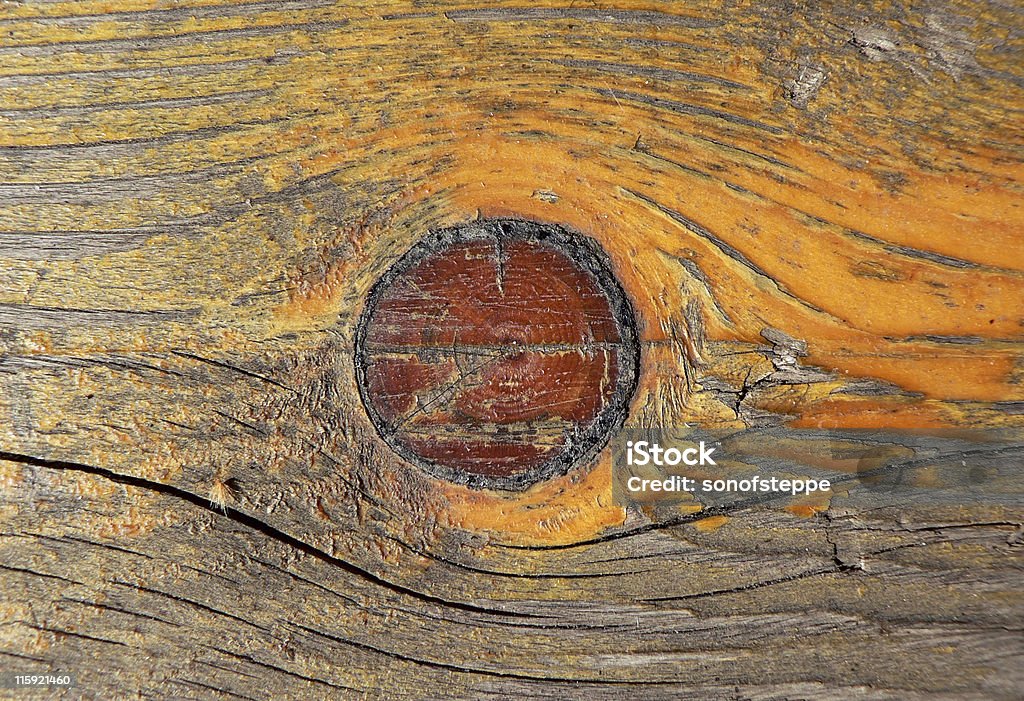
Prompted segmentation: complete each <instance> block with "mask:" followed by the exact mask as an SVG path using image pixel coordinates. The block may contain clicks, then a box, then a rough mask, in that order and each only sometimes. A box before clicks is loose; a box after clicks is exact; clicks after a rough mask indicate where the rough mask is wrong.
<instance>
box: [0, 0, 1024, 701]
mask: <svg viewBox="0 0 1024 701" xmlns="http://www.w3.org/2000/svg"><path fill="white" fill-rule="evenodd" d="M1022 30H1024V18H1022V16H1021V14H1020V10H1019V8H1017V7H1015V5H1014V4H1013V3H1010V2H1003V1H1002V0H989V1H987V2H986V1H983V0H973V1H952V2H941V3H931V2H929V3H923V2H922V3H913V4H911V3H888V2H886V3H882V2H877V3H853V2H849V3H830V2H825V3H809V2H808V3H793V2H783V1H781V0H779V1H769V2H762V3H746V2H732V1H728V2H725V1H723V2H711V3H687V2H673V3H668V2H665V3H660V4H659V3H653V2H652V3H632V2H626V1H625V0H615V1H614V2H607V3H606V2H601V3H598V2H573V3H569V2H564V3H562V4H549V3H546V2H539V3H525V2H521V3H501V2H496V3H488V4H479V5H459V4H456V3H445V4H439V3H432V2H426V1H424V2H415V3H401V2H394V3H381V4H374V3H350V4H343V3H333V2H325V1H323V0H268V1H266V2H250V3H234V4H231V3H224V2H218V1H217V0H193V1H186V2H164V1H162V0H161V1H154V0H114V1H113V2H109V1H106V0H104V1H102V2H100V1H98V0H81V1H79V2H61V1H54V2H43V1H41V0H40V1H38V2H5V3H3V4H2V5H0V484H2V485H3V491H2V501H0V590H2V592H3V593H2V597H0V655H2V660H3V663H2V670H8V671H10V672H20V671H39V670H53V671H62V672H69V673H72V674H75V675H77V677H78V683H79V686H78V688H77V689H76V690H75V691H73V692H70V693H69V696H72V697H74V696H79V695H81V696H84V697H86V698H135V697H145V698H162V697H176V698H180V697H186V698H188V697H197V698H218V697H223V698H254V699H263V698H299V697H302V698H339V697H340V698H346V697H353V698H363V697H366V698H422V697H438V696H441V695H450V696H454V697H461V698H486V697H495V698H499V697H507V696H508V695H523V696H527V697H529V696H537V697H550V698H588V699H591V698H595V699H596V698H615V699H618V698H622V697H624V696H625V697H643V698H694V699H707V698H734V699H740V698H742V699H747V698H755V699H784V698H815V699H818V698H835V699H848V698H860V699H936V698H939V699H942V698H945V699H957V700H960V699H993V698H994V699H1017V698H1019V697H1020V695H1021V689H1022V685H1024V676H1022V672H1021V666H1020V664H1019V660H1020V655H1021V653H1022V652H1024V645H1022V639H1024V636H1022V627H1024V621H1022V618H1024V601H1022V595H1021V591H1020V581H1021V570H1022V560H1021V542H1022V526H1021V524H1022V522H1024V506H1022V501H1021V489H1020V484H1021V480H1020V477H1019V476H1020V472H1019V471H1015V470H1017V467H1018V466H1019V465H1020V453H1019V451H1018V452H1014V451H1013V450H1007V451H1004V452H1003V453H1001V454H995V455H991V454H985V455H984V456H983V457H984V458H985V462H984V463H983V464H981V465H974V467H975V468H977V469H980V470H982V472H984V471H985V470H996V471H999V470H1002V473H1006V472H1007V470H1009V473H1008V474H1009V477H1008V478H1007V477H1006V475H1003V477H1002V478H1001V479H994V478H993V479H981V480H976V482H977V483H976V484H974V483H972V484H973V486H972V488H971V489H970V490H968V492H966V493H963V494H959V495H957V496H956V497H955V498H949V499H934V500H930V501H929V500H925V501H920V500H918V501H914V500H909V501H908V500H905V499H904V500H899V499H894V498H892V496H891V495H890V494H889V493H888V492H886V491H885V490H880V489H869V488H867V487H866V486H865V485H864V484H862V483H855V482H851V483H850V486H849V488H848V489H845V490H842V491H840V492H837V493H836V494H835V495H834V496H833V497H832V498H831V499H830V500H824V501H820V500H819V501H813V502H806V503H797V504H785V505H782V504H774V503H765V504H758V505H749V504H748V505H740V506H737V507H736V508H730V509H723V510H719V511H717V512H715V513H713V514H712V513H700V512H696V511H695V508H694V507H692V505H685V504H684V505H683V506H680V507H675V508H657V509H639V510H633V509H631V510H628V511H627V510H626V509H624V508H623V507H622V506H620V505H618V504H616V503H615V502H614V501H613V500H612V498H611V481H612V479H611V468H610V457H609V455H608V453H607V451H606V452H605V453H602V455H601V456H600V457H599V458H598V459H597V461H596V463H595V464H593V465H588V466H586V467H585V468H582V469H579V470H575V471H573V472H571V473H570V474H568V475H566V476H564V477H561V478H556V479H553V480H550V481H547V482H545V483H543V484H540V485H538V486H536V487H535V488H533V489H531V490H529V491H526V492H523V493H515V494H510V493H502V492H494V491H486V490H473V489H470V488H468V487H465V486H460V485H452V484H448V483H445V482H443V481H438V480H434V479H431V478H428V477H426V476H425V475H423V474H422V473H421V472H419V471H417V470H415V469H412V468H410V467H409V466H407V465H405V464H404V463H402V461H401V460H399V459H397V458H396V457H395V456H394V454H393V453H392V452H391V451H390V450H389V449H388V448H387V446H385V445H384V444H383V443H382V442H381V441H380V439H379V437H378V436H377V434H376V432H375V431H374V430H373V428H372V426H371V425H370V424H369V421H368V419H367V417H366V413H365V411H364V409H363V407H362V405H361V403H360V401H359V395H358V392H357V390H356V386H355V379H354V372H353V367H354V366H353V362H352V353H353V342H354V330H355V325H356V322H357V320H358V316H359V314H360V313H361V311H362V308H363V302H364V300H365V297H366V294H367V292H368V290H369V289H370V287H371V285H372V284H373V282H374V280H376V279H377V277H378V276H379V275H381V274H382V273H383V272H384V270H385V269H386V268H387V267H388V266H389V265H390V264H391V263H392V262H394V260H395V259H396V258H397V256H399V255H400V254H401V253H402V252H403V251H405V250H406V249H408V248H409V247H410V246H412V245H413V244H414V243H415V242H416V241H417V240H419V239H420V237H422V236H423V235H424V234H425V233H426V232H427V231H428V230H431V229H435V228H438V227H442V226H449V225H454V224H458V223H462V222H467V221H471V220H474V219H476V218H478V217H484V218H487V217H517V218H522V219H530V220H536V221H542V222H549V223H555V224H559V225H562V226H565V227H569V228H571V229H573V230H576V231H579V232H581V233H584V234H586V235H587V236H590V237H592V238H594V239H595V240H597V241H598V242H599V243H600V244H601V246H602V247H603V248H604V249H605V250H606V251H607V252H608V254H609V256H610V259H611V261H612V265H613V267H614V268H615V272H616V274H617V275H618V277H619V279H620V280H621V282H622V285H623V287H624V288H625V290H626V292H627V294H628V295H629V296H630V297H631V298H632V300H633V303H634V306H635V307H636V310H637V314H638V317H639V323H640V335H641V341H642V360H641V374H640V386H639V389H638V392H637V395H636V398H635V399H634V402H633V405H632V408H631V411H630V414H629V419H628V422H627V424H628V425H629V426H641V427H643V426H675V425H681V424H683V423H687V422H692V423H697V424H700V425H702V426H708V427H719V428H730V427H733V428H736V427H744V426H775V427H777V428H778V429H779V430H782V431H791V432H793V433H794V435H796V432H798V431H800V430H803V429H806V428H808V427H861V428H870V427H886V428H899V427H902V428H915V427H918V428H920V427H930V428H933V429H934V428H939V427H945V428H954V429H955V428H959V427H973V428H978V427H983V428H991V429H996V428H998V429H1000V430H1010V431H1012V430H1017V429H1020V428H1021V426H1022V424H1024V385H1022V382H1021V379H1022V377H1024V360H1022V357H1024V356H1022V350H1024V344H1022V339H1024V302H1022V300H1024V205H1022V202H1024V197H1022V181H1024V167H1022V164H1024V127H1022V124H1024V119H1022V116H1024V115H1022V112H1024V66H1022V64H1024V60H1022V53H1024V46H1022V44H1024V39H1022V36H1024V35H1022ZM833 467H834V468H835V469H836V470H838V471H840V472H842V471H843V470H844V469H854V468H848V467H844V466H843V465H838V464H837V465H835V466H833ZM918 467H920V472H921V475H919V477H920V479H922V480H926V479H927V478H928V472H927V471H928V469H929V466H928V465H927V464H922V465H919V466H918ZM964 467H965V469H966V467H967V462H966V461H964ZM1002 473H1001V474H1002ZM2 670H0V671H2ZM0 693H3V694H14V695H16V697H18V698H21V697H26V696H28V694H27V693H26V692H13V691H10V690H7V691H3V692H0Z"/></svg>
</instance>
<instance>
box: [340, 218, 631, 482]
mask: <svg viewBox="0 0 1024 701" xmlns="http://www.w3.org/2000/svg"><path fill="white" fill-rule="evenodd" d="M639 361H640V351H639V343H638V340H637V330H636V320H635V317H634V315H633V310H632V307H631V306H630V304H629V301H628V300H627V298H626V295H625V293H624V292H623V289H622V286H621V285H620V284H619V282H618V281H617V280H616V279H615V276H614V275H613V273H612V270H611V266H610V263H609V260H608V257H607V256H606V255H605V253H604V252H603V251H602V250H601V248H600V247H599V246H598V244H597V243H596V242H594V241H593V240H591V239H589V238H586V237H584V236H580V235H578V234H573V233H570V232H568V231H566V230H564V229H562V228H559V227H555V226H547V225H540V224H536V223H532V222H525V221H518V220H488V221H478V222H473V223H471V224H467V225H465V226H460V227H456V228H452V229H444V230H441V231H436V232H433V233H431V234H430V235H429V236H428V237H427V238H426V239H424V240H423V241H421V242H420V243H418V244H417V245H416V246H414V247H413V248H412V249H411V250H410V251H409V252H408V253H406V254H405V255H404V256H402V257H401V258H400V259H399V260H398V262H397V263H395V264H394V265H393V266H392V267H391V268H390V269H389V270H388V271H387V272H386V273H385V274H384V275H383V277H382V278H381V279H380V280H379V281H378V282H377V283H376V284H375V285H374V287H373V288H372V289H371V291H370V294H369V298H368V300H367V303H366V308H365V311H364V312H363V315H362V318H361V319H360V323H359V327H358V331H357V334H356V377H357V381H358V383H359V391H360V394H361V395H362V399H363V404H364V405H365V407H366V410H367V413H368V414H369V416H370V419H371V420H372V421H373V423H374V425H375V426H376V428H377V430H378V432H379V433H380V435H381V437H382V438H383V439H384V441H385V442H387V444H388V445H389V446H391V448H392V449H394V450H395V451H396V452H397V453H398V454H399V455H401V456H402V457H404V458H405V459H406V460H408V461H409V462H411V463H413V464H415V465H418V466H420V467H421V468H422V469H424V470H426V471H427V472H428V473H430V474H432V475H434V476H437V477H441V478H443V479H446V480H449V481H452V482H457V483H461V484H467V485H469V486H471V487H490V488H498V489H509V490H521V489H525V488H526V487H527V486H529V485H530V484H533V483H534V482H537V481H539V480H543V479H548V478H550V477H552V476H554V475H557V474H564V473H565V472H567V471H568V470H569V469H570V468H571V467H573V466H574V465H576V464H578V463H580V462H581V461H583V460H587V459H590V458H592V457H593V456H594V455H595V454H596V453H597V452H598V451H599V450H600V449H601V448H602V447H603V446H604V444H605V443H606V442H607V440H608V437H609V435H610V434H611V432H612V431H614V430H616V429H617V428H618V427H619V426H621V424H622V421H623V419H624V418H625V415H626V411H627V408H628V405H629V401H630V399H631V398H632V395H633V392H634V390H635V389H636V383H637V375H638V372H639Z"/></svg>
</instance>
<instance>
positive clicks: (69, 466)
mask: <svg viewBox="0 0 1024 701" xmlns="http://www.w3.org/2000/svg"><path fill="white" fill-rule="evenodd" d="M0 460H7V461H10V462H16V463H22V464H25V465H33V466H35V467H43V468H48V469H52V470H64V471H70V472H82V473H86V474H90V475H96V476H98V477H103V478H105V479H108V480H110V481H111V482H115V483H117V484H123V485H127V486H131V487H137V488H139V489H146V490H149V491H153V492H156V493H158V494H164V495H167V496H171V497H175V498H177V499H181V500H182V501H186V502H188V503H190V504H192V505H194V506H196V507H198V508H200V509H203V510H204V511H207V512H209V513H212V514H216V515H217V516H219V517H222V518H228V519H230V520H232V521H234V522H236V523H238V524H240V525H242V526H245V527H246V528H250V529H252V530H254V531H257V532H259V533H262V534H263V535H265V536H267V537H268V538H271V539H273V540H276V541H277V542H279V543H282V544H284V545H287V546H289V547H292V548H294V549H296V550H299V551H300V552H302V553H304V554H306V555H309V556H310V557H313V558H315V559H317V560H320V561H321V562H324V563H327V564H329V565H333V566H334V567H337V568H339V569H341V570H343V571H345V572H347V573H349V574H352V575H355V576H357V577H359V578H361V579H364V580H366V581H367V582H370V583H371V584H374V585H376V586H380V587H384V588H386V589H388V590H389V591H392V592H394V593H396V594H401V595H404V596H409V597H412V598H415V599H418V600H420V601H423V602H425V603H429V604H434V605H436V606H442V607H447V608H454V609H458V610H461V611H469V612H472V613H479V614H485V615H489V616H502V617H510V618H542V616H536V615H534V614H529V613H517V612H512V611H504V610H502V609H492V608H487V607H485V606H477V605H475V604H469V603H465V602H461V601H450V600H448V599H444V598H442V597H439V596H434V595H432V594H427V593H425V592H421V591H417V590H415V589H411V588H409V587H406V586H403V585H401V584H398V583H396V582H391V581H388V580H386V579H384V578H382V577H380V576H378V575H376V574H374V573H372V572H370V571H368V570H365V569H363V568H362V567H359V566H357V565H355V564H353V563H351V562H348V561H346V560H342V559H341V558H338V557H335V556H334V555H330V554H329V553H326V552H324V551H323V550H320V549H319V548H317V547H315V546H313V545H310V544H309V543H307V542H305V541H303V540H300V539H299V538H296V537H295V536H293V535H291V534H289V533H286V532H284V531H282V530H280V529H278V528H275V527H274V526H272V525H270V524H269V523H265V522H264V521H261V520H259V519H258V518H255V517H254V516H251V515H249V514H247V513H244V512H242V511H239V510H238V509H234V508H232V507H229V506H225V507H224V508H221V507H218V506H214V505H211V504H210V502H209V500H208V499H206V498H203V497H201V496H199V495H197V494H193V493H192V492H189V491H188V490H185V489H181V488H180V487H175V486H172V485H169V484H163V483H161V482H153V481H151V480H147V479H143V478H141V477H134V476H131V475H124V474H121V473H118V472H114V471H113V470H108V469H106V468H103V467H97V466H95V465H86V464H83V463H76V462H68V461H64V460H48V459H45V458H38V457H35V456H32V455H22V454H19V453H11V452H7V451H0Z"/></svg>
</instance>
